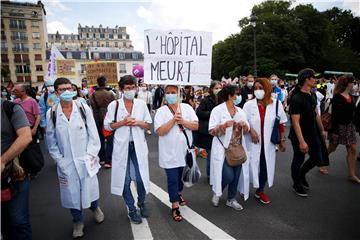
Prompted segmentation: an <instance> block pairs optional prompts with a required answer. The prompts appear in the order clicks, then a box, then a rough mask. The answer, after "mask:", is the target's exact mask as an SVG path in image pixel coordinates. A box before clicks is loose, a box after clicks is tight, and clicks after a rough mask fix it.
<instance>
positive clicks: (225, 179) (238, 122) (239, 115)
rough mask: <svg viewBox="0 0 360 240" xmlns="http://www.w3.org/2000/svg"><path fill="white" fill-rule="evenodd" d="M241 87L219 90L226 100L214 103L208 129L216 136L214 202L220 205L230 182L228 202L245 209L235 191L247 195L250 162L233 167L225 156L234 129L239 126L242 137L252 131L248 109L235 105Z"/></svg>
mask: <svg viewBox="0 0 360 240" xmlns="http://www.w3.org/2000/svg"><path fill="white" fill-rule="evenodd" d="M238 89H239V88H237V87H236V86H234V85H228V86H224V87H223V89H222V90H221V91H220V92H219V97H220V98H221V99H222V100H223V101H225V102H224V103H222V104H220V105H218V106H217V107H215V108H214V109H213V110H212V112H211V114H210V120H209V132H210V134H211V135H213V136H214V138H213V141H212V146H211V159H210V185H211V186H212V190H213V197H212V203H213V205H214V206H215V207H217V206H219V200H220V196H221V195H222V193H223V191H224V189H225V187H227V186H228V200H227V202H226V205H227V206H228V207H231V208H234V209H235V210H242V209H243V207H242V206H241V205H240V204H239V203H238V202H237V201H236V193H237V192H238V191H239V190H240V191H241V192H242V194H244V196H245V198H247V197H248V191H249V186H248V185H249V180H248V172H249V171H248V163H247V162H245V163H244V164H242V165H239V166H235V167H232V166H230V165H229V164H228V162H227V161H226V160H225V148H228V146H229V144H230V142H231V140H232V136H233V131H234V129H238V130H240V134H241V138H242V139H244V138H243V136H242V135H243V134H244V133H247V132H248V131H249V123H248V122H247V117H246V113H245V112H244V111H243V110H242V109H241V108H239V107H236V105H238V104H239V103H240V102H241V95H237V94H236V91H237V90H238ZM238 94H240V92H238ZM242 145H243V147H244V150H245V153H246V146H245V141H242ZM241 172H242V174H241ZM240 174H241V175H242V176H241V177H240ZM240 179H241V180H240ZM239 181H240V183H239Z"/></svg>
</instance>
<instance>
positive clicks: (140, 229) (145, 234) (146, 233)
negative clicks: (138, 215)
mask: <svg viewBox="0 0 360 240" xmlns="http://www.w3.org/2000/svg"><path fill="white" fill-rule="evenodd" d="M131 192H132V194H133V196H134V200H135V206H137V197H138V195H137V191H136V187H135V183H134V182H131ZM131 230H132V233H133V236H134V239H136V240H138V239H139V240H142V239H149V240H150V239H154V238H153V236H152V234H151V231H150V227H149V223H148V221H147V219H146V218H143V219H142V223H141V224H134V223H132V222H131Z"/></svg>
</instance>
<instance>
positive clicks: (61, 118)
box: [46, 78, 104, 238]
mask: <svg viewBox="0 0 360 240" xmlns="http://www.w3.org/2000/svg"><path fill="white" fill-rule="evenodd" d="M54 88H55V92H56V94H57V95H58V96H59V97H60V103H59V104H57V105H55V106H53V107H52V108H51V109H50V110H49V111H48V112H47V116H46V120H47V124H46V126H47V129H46V137H47V145H48V149H49V153H50V155H51V157H52V158H53V159H54V160H55V162H56V164H57V173H58V178H59V185H60V197H61V203H62V206H63V207H64V208H70V211H71V214H72V216H73V222H74V229H73V237H74V238H77V237H81V236H83V235H84V233H83V228H84V224H83V222H82V218H83V217H82V212H81V208H89V207H90V209H91V210H92V211H93V212H94V217H95V220H96V221H97V222H98V223H101V222H102V221H104V214H103V213H102V211H101V209H100V208H99V207H98V199H99V183H98V179H97V176H96V173H97V171H98V169H99V167H100V164H99V162H98V158H97V154H98V152H99V150H100V140H99V135H98V133H97V130H96V125H95V121H94V118H93V115H92V111H91V109H90V108H89V107H88V106H87V105H82V104H81V103H80V102H76V101H73V100H72V98H73V96H74V95H75V94H76V93H75V92H73V91H72V86H71V82H70V80H68V79H66V78H58V79H56V81H55V83H54ZM82 114H83V115H82Z"/></svg>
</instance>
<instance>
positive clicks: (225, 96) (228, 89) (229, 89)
mask: <svg viewBox="0 0 360 240" xmlns="http://www.w3.org/2000/svg"><path fill="white" fill-rule="evenodd" d="M237 89H239V87H238V86H236V85H226V86H224V87H223V89H221V91H220V92H219V97H220V98H221V100H222V101H224V102H226V101H227V100H229V95H230V96H234V95H235V92H236V90H237Z"/></svg>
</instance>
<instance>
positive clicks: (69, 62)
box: [56, 59, 76, 77]
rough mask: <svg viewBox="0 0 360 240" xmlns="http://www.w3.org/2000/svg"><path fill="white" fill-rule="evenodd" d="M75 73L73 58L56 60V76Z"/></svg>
mask: <svg viewBox="0 0 360 240" xmlns="http://www.w3.org/2000/svg"><path fill="white" fill-rule="evenodd" d="M75 75H76V73H75V60H73V59H62V60H56V77H71V76H75Z"/></svg>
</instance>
